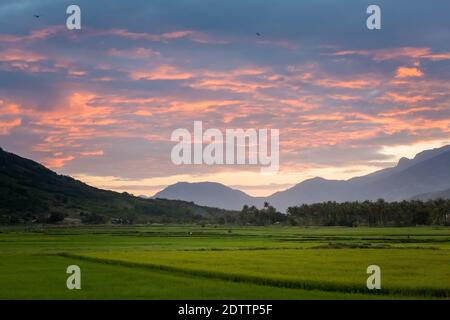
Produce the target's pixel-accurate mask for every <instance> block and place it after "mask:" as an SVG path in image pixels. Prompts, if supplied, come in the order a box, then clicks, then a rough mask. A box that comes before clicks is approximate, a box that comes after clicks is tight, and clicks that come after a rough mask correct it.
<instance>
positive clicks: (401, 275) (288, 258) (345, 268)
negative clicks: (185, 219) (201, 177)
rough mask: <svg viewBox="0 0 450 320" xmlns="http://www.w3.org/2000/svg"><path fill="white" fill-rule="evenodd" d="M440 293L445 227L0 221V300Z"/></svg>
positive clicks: (449, 237) (445, 282)
mask: <svg viewBox="0 0 450 320" xmlns="http://www.w3.org/2000/svg"><path fill="white" fill-rule="evenodd" d="M69 265H78V266H79V267H80V268H81V286H82V287H81V290H69V289H67V287H66V279H67V277H68V276H69V275H68V274H67V273H66V268H67V267H68V266H69ZM369 265H378V266H379V267H380V268H381V289H380V290H369V289H367V286H366V280H367V277H368V276H369V275H368V274H367V272H366V270H367V267H368V266H369ZM449 298H450V228H448V227H447V228H446V227H416V228H336V227H317V228H313V227H309V228H299V227H283V226H273V227H223V226H206V227H200V226H156V225H151V226H116V227H114V226H92V227H86V226H74V227H67V226H53V227H48V226H46V227H43V226H33V227H3V228H0V299H449Z"/></svg>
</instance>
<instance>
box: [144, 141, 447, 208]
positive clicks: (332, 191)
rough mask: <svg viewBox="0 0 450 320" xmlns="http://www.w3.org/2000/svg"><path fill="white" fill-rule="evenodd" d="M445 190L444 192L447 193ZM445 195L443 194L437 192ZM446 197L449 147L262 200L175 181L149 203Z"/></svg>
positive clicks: (280, 204) (229, 204)
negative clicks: (344, 178)
mask: <svg viewBox="0 0 450 320" xmlns="http://www.w3.org/2000/svg"><path fill="white" fill-rule="evenodd" d="M447 189H449V190H447ZM443 190H447V191H443ZM436 197H444V198H449V197H450V145H448V146H445V147H442V148H437V149H432V150H426V151H423V152H421V153H419V154H417V155H416V156H415V157H414V158H413V159H408V158H402V159H400V161H399V162H398V164H397V165H396V166H395V167H392V168H387V169H382V170H379V171H376V172H374V173H371V174H368V175H365V176H361V177H355V178H351V179H349V180H327V179H323V178H319V177H317V178H313V179H308V180H305V181H303V182H301V183H299V184H297V185H295V186H293V187H291V188H289V189H287V190H284V191H280V192H276V193H274V194H272V195H270V196H268V197H252V196H250V195H248V194H246V193H244V192H242V191H240V190H236V189H232V188H230V187H227V186H225V185H222V184H219V183H211V182H200V183H187V182H180V183H176V184H174V185H170V186H168V187H167V188H165V189H164V190H162V191H160V192H158V193H157V194H155V195H154V197H153V198H162V199H176V200H184V201H192V202H194V203H196V204H199V205H204V206H211V207H218V208H224V209H230V210H238V209H241V208H242V206H244V205H246V204H247V205H255V206H257V207H261V206H262V205H263V203H264V202H265V201H267V202H269V203H270V204H271V205H273V206H275V207H276V208H277V209H278V210H280V211H285V210H286V209H287V208H288V207H289V206H295V205H300V204H310V203H316V202H324V201H336V202H345V201H364V200H377V199H380V198H382V199H384V200H386V201H399V200H410V199H430V198H436Z"/></svg>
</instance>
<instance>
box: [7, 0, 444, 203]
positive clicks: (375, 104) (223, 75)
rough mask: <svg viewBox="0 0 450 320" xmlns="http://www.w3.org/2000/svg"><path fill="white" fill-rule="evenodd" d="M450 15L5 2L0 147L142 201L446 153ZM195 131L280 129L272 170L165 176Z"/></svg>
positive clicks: (293, 4) (236, 5)
mask: <svg viewBox="0 0 450 320" xmlns="http://www.w3.org/2000/svg"><path fill="white" fill-rule="evenodd" d="M70 4H77V5H79V6H80V7H81V15H82V29H81V30H68V29H67V28H66V25H65V23H66V18H67V16H68V15H67V14H66V8H67V7H68V6H69V5H70ZM370 4H377V5H379V6H380V7H381V10H382V29H381V30H377V31H370V30H368V29H367V28H366V18H367V16H368V15H367V14H366V8H367V7H368V6H369V5H370ZM35 14H38V15H40V17H39V18H35V17H34V16H33V15H35ZM449 15H450V2H449V1H448V0H434V1H433V2H432V5H431V4H430V2H427V1H411V0H396V1H364V0H354V1H350V0H348V1H331V0H302V1H300V0H226V1H225V0H221V1H218V0H172V1H167V0H127V1H125V0H121V1H106V0H105V1H103V0H96V1H92V0H90V1H87V0H77V1H72V0H71V1H58V0H40V1H35V0H29V1H28V0H17V1H0V146H1V147H2V148H3V149H6V150H8V151H11V152H14V153H17V154H20V155H22V156H24V157H28V158H32V159H34V160H36V161H39V162H41V163H43V164H45V165H46V166H48V167H50V168H52V169H53V170H55V171H57V172H59V173H63V174H69V175H72V176H75V177H77V178H79V179H81V180H83V181H85V182H88V183H90V184H93V185H96V186H98V187H102V188H108V189H113V190H117V191H128V192H131V193H134V194H147V195H151V194H153V193H155V192H156V191H159V190H160V189H161V188H163V187H164V186H167V185H168V184H172V183H175V182H178V181H214V182H220V183H225V184H227V185H230V186H234V187H236V188H239V189H241V190H244V191H246V192H248V193H250V194H253V195H266V194H270V193H272V192H274V191H278V190H281V189H285V188H287V187H289V186H291V185H293V184H296V183H298V182H300V181H302V180H304V179H307V178H311V177H315V176H322V177H325V178H330V179H343V178H350V177H352V176H356V175H362V174H366V173H368V172H371V171H374V170H377V169H380V168H384V167H387V166H392V165H394V164H395V162H396V161H398V159H399V158H400V157H402V156H408V157H411V156H413V155H414V154H415V153H417V152H419V151H421V150H423V149H430V148H433V147H439V146H442V145H445V144H448V143H450V81H449V80H450V19H449ZM256 33H259V34H260V36H258V35H256ZM196 120H198V121H203V126H204V127H205V128H218V129H220V130H225V129H226V128H244V129H246V128H254V129H263V128H275V129H279V130H280V153H281V155H280V165H281V167H280V171H279V172H278V174H276V175H273V176H265V175H261V174H260V170H259V167H255V166H253V167H250V166H206V165H190V166H189V165H183V166H176V165H174V164H173V163H172V162H171V160H170V152H171V149H172V147H173V146H174V145H175V143H174V142H172V141H170V135H171V133H172V132H173V130H175V129H177V128H187V129H189V130H190V131H192V130H193V122H194V121H196Z"/></svg>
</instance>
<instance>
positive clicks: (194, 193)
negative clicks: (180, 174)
mask: <svg viewBox="0 0 450 320" xmlns="http://www.w3.org/2000/svg"><path fill="white" fill-rule="evenodd" d="M153 198H154V199H158V198H161V199H173V200H184V201H192V202H194V203H196V204H199V205H202V206H208V207H209V206H212V207H216V208H224V209H228V210H240V209H242V206H243V204H248V205H255V206H261V205H262V204H263V201H264V200H263V199H262V198H257V197H251V196H249V195H248V194H246V193H245V192H242V191H240V190H236V189H232V188H230V187H227V186H224V185H223V184H220V183H213V182H198V183H188V182H178V183H176V184H173V185H171V186H168V187H167V188H165V189H164V190H162V191H160V192H158V193H157V194H155V195H154V196H153Z"/></svg>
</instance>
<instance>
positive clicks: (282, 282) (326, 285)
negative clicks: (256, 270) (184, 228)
mask: <svg viewBox="0 0 450 320" xmlns="http://www.w3.org/2000/svg"><path fill="white" fill-rule="evenodd" d="M56 255H58V256H61V257H64V258H72V259H77V260H83V261H88V262H94V263H101V264H108V265H115V266H123V267H130V268H143V269H148V270H159V271H166V272H173V273H178V274H185V275H191V276H198V277H203V278H210V279H220V280H226V281H232V282H244V283H251V284H256V285H263V286H271V287H281V288H289V289H303V290H320V291H326V292H342V293H363V294H367V295H390V294H393V295H399V296H406V297H410V296H422V297H435V298H444V299H445V298H450V290H447V289H436V288H426V287H423V288H383V289H382V290H381V291H369V290H368V289H367V288H366V287H365V286H364V285H361V286H358V285H354V284H344V283H334V282H326V281H312V280H295V279H275V278H266V277H260V276H252V275H248V274H237V273H226V272H219V271H211V270H200V269H190V268H180V267H175V266H170V265H165V264H155V263H148V262H146V263H140V262H132V261H124V260H118V259H107V258H98V257H91V256H86V255H82V254H74V253H68V252H61V253H57V254H56Z"/></svg>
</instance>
